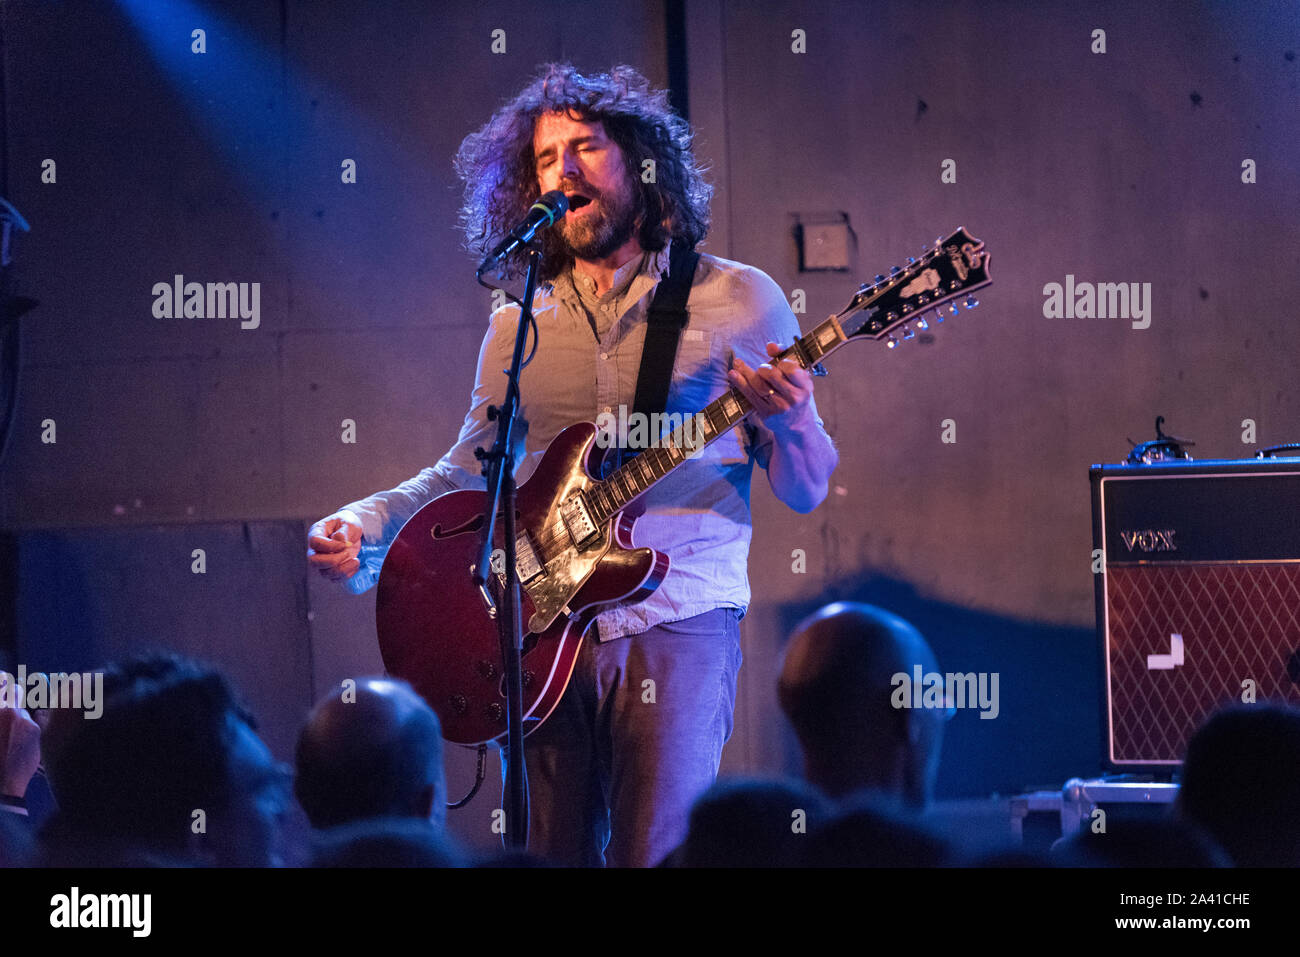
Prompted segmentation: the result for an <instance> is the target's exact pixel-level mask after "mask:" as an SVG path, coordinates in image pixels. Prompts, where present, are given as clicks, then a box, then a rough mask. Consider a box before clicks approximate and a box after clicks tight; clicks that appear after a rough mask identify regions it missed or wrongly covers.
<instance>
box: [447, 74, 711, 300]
mask: <svg viewBox="0 0 1300 957" xmlns="http://www.w3.org/2000/svg"><path fill="white" fill-rule="evenodd" d="M560 112H563V113H567V114H568V115H569V116H570V117H572V118H573V119H576V120H580V121H583V122H597V121H598V122H600V123H601V124H602V125H603V126H604V128H605V132H606V134H607V135H608V136H609V138H610V139H611V140H613V141H614V142H615V143H617V144H618V146H619V149H621V150H622V152H623V158H624V161H625V163H626V167H627V173H628V175H629V177H630V178H631V182H632V183H634V184H636V187H637V189H636V195H637V200H636V213H637V218H638V221H639V223H640V228H639V231H638V234H637V238H638V239H639V241H640V243H641V246H642V248H644V249H647V250H650V251H652V252H656V251H658V250H660V249H663V248H664V246H665V245H667V243H668V241H669V240H672V241H673V242H680V243H683V244H684V245H686V246H687V247H688V248H694V247H695V246H696V245H697V244H698V243H699V242H700V241H701V240H703V239H704V237H705V234H706V233H708V230H709V200H710V199H711V198H712V196H713V187H712V186H711V185H710V184H709V183H706V182H705V181H704V175H703V174H704V169H703V168H702V167H701V166H700V164H699V163H697V162H696V160H695V156H694V154H693V153H692V152H691V140H692V138H693V136H694V134H693V133H692V131H691V128H690V126H689V125H688V124H687V122H686V121H685V120H683V119H682V118H681V117H680V116H678V115H677V114H676V113H674V112H673V110H672V107H670V106H669V105H668V95H667V93H666V91H663V90H652V89H651V88H650V83H649V81H648V80H646V78H645V77H643V76H642V75H641V74H640V73H638V72H637V71H636V70H634V69H632V67H630V66H616V67H614V68H613V69H612V70H610V72H608V73H599V74H592V75H583V74H581V73H579V72H578V71H577V69H576V68H575V67H574V66H573V65H572V64H569V63H548V64H546V65H544V66H543V67H541V68H540V70H539V71H538V74H537V76H536V78H535V79H534V80H533V81H532V82H531V83H529V84H528V86H526V87H525V88H524V89H523V90H522V91H521V92H520V93H519V95H518V96H516V97H515V98H514V99H512V100H511V101H510V102H508V103H506V104H505V106H503V107H501V108H500V109H499V110H497V112H496V113H494V114H493V116H492V118H491V119H490V120H488V122H487V123H486V124H485V125H484V126H483V128H482V129H480V130H478V131H477V132H474V133H471V134H470V135H469V136H467V137H465V139H464V141H463V142H462V143H461V145H460V149H459V150H458V151H457V153H456V164H455V166H456V174H457V175H458V176H459V177H460V178H461V179H462V180H463V181H464V183H465V200H464V205H463V206H462V207H461V212H460V224H461V228H462V229H463V230H464V233H465V246H466V248H467V249H469V250H470V251H471V252H474V253H476V254H478V255H486V254H487V252H488V251H489V250H490V249H492V248H493V247H494V246H495V245H496V244H497V243H498V242H500V241H501V240H502V239H504V238H505V236H506V234H507V233H508V232H509V231H510V230H511V229H512V228H514V226H515V224H516V223H518V222H519V221H520V220H521V219H523V217H524V216H525V215H526V214H527V212H528V208H529V207H530V206H531V205H532V204H533V202H534V201H535V200H536V199H537V191H538V185H537V164H536V158H535V157H534V155H533V128H534V125H535V124H536V122H537V118H538V117H539V116H541V115H542V114H544V113H560ZM647 159H650V160H653V161H654V171H655V176H654V182H652V183H647V182H644V181H643V179H642V176H641V171H642V164H643V163H644V161H645V160H647ZM538 235H539V236H540V237H541V246H542V253H543V257H544V258H543V261H542V270H541V274H540V276H539V278H540V279H541V281H543V282H548V281H550V280H552V279H554V278H555V277H556V276H558V275H559V274H560V273H561V272H563V271H564V270H565V269H567V268H568V267H569V266H570V265H571V264H572V259H573V257H572V255H571V254H570V253H569V252H568V251H567V249H566V248H565V246H564V244H563V241H562V240H561V239H560V237H559V235H558V234H557V232H556V231H554V230H543V231H542V232H540V233H539V234H538ZM525 266H526V262H525V252H524V251H523V250H519V251H517V252H515V253H514V254H512V255H511V257H510V258H509V259H507V260H506V261H505V263H504V264H503V270H502V271H503V273H504V274H505V275H507V276H512V277H518V276H521V275H523V272H524V269H525Z"/></svg>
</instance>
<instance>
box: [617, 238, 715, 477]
mask: <svg viewBox="0 0 1300 957" xmlns="http://www.w3.org/2000/svg"><path fill="white" fill-rule="evenodd" d="M699 261H700V254H699V253H697V252H696V251H695V250H693V249H687V248H685V247H684V246H681V245H674V246H673V247H672V250H671V251H670V252H669V254H668V275H667V276H665V277H664V278H663V279H661V280H659V285H658V286H656V287H655V294H654V298H652V299H651V300H650V309H649V312H648V313H647V316H646V330H645V347H644V349H643V350H642V352H641V369H640V371H639V372H637V379H636V398H635V399H634V400H633V402H632V412H633V413H634V414H637V413H639V414H641V415H644V416H645V417H646V420H647V421H648V420H649V417H650V415H651V414H653V413H655V412H660V413H662V412H663V411H664V408H665V407H666V406H667V405H668V387H669V385H671V384H672V377H673V362H674V361H675V360H676V358H677V344H678V342H679V341H680V340H681V337H682V329H684V328H685V327H686V320H687V314H686V299H687V297H688V296H690V293H691V281H692V280H693V279H694V278H695V267H696V266H697V265H698V264H699ZM656 438H657V436H656ZM636 451H639V450H627V451H625V452H624V453H623V458H631V457H632V456H633V455H634V454H636Z"/></svg>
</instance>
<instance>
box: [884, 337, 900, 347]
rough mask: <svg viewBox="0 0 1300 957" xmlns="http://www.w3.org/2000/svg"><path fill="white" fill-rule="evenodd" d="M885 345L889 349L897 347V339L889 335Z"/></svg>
mask: <svg viewBox="0 0 1300 957" xmlns="http://www.w3.org/2000/svg"><path fill="white" fill-rule="evenodd" d="M886 345H887V346H888V347H889V348H890V349H897V348H898V340H897V339H895V338H894V337H893V336H890V337H889V341H888V342H887V343H886Z"/></svg>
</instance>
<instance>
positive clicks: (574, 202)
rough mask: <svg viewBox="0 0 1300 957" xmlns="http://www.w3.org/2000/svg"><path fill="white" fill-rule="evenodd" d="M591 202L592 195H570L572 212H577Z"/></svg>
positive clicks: (570, 209)
mask: <svg viewBox="0 0 1300 957" xmlns="http://www.w3.org/2000/svg"><path fill="white" fill-rule="evenodd" d="M590 204H591V197H589V196H583V195H582V194H581V193H573V194H572V195H570V196H569V211H570V212H575V213H576V212H577V211H578V210H580V209H582V207H584V206H589V205H590Z"/></svg>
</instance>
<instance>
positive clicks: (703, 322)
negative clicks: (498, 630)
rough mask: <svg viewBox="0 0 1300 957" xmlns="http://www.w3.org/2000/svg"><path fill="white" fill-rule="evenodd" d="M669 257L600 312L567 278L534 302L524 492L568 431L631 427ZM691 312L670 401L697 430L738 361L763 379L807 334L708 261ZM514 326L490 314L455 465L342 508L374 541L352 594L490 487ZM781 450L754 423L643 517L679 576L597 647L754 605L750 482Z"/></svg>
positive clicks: (450, 462) (598, 300)
mask: <svg viewBox="0 0 1300 957" xmlns="http://www.w3.org/2000/svg"><path fill="white" fill-rule="evenodd" d="M668 252H669V251H668V249H666V248H665V249H664V250H662V251H660V252H657V253H648V254H645V255H643V256H641V257H639V258H635V259H633V260H631V261H630V262H628V263H627V264H625V265H624V266H623V267H622V268H621V269H620V270H618V272H617V273H616V274H615V276H614V281H613V283H612V284H611V288H610V291H609V292H608V293H607V294H605V295H604V296H601V297H596V296H595V295H594V290H592V289H590V288H589V289H587V290H586V291H585V292H586V296H585V298H586V300H587V301H588V303H590V310H589V309H588V308H584V306H583V304H582V300H583V298H584V297H583V296H580V295H579V292H578V290H577V289H576V288H575V287H574V278H573V273H572V271H571V270H569V271H566V272H564V273H563V274H561V275H560V276H558V277H557V278H556V279H555V280H554V282H552V283H550V284H548V285H544V286H542V287H541V288H540V289H539V290H538V291H537V294H536V297H535V299H534V305H533V312H534V315H535V316H536V319H537V328H538V332H539V343H538V347H537V353H536V355H535V356H534V357H533V361H532V362H531V363H530V364H529V365H528V366H526V367H525V368H524V371H523V375H522V378H521V382H520V392H521V397H522V403H521V407H520V411H521V413H522V415H523V417H524V418H525V419H527V421H528V431H527V435H526V437H525V439H524V441H523V442H521V443H520V444H519V446H518V447H517V448H516V450H515V462H516V466H515V479H516V481H518V482H519V484H521V485H522V484H523V483H524V482H525V481H526V480H527V478H528V476H530V475H531V474H532V473H533V470H534V469H536V467H537V464H538V462H539V461H540V460H541V458H542V454H543V453H544V452H545V450H546V447H547V446H548V445H549V444H550V442H551V441H552V440H553V439H554V438H555V437H556V435H558V434H559V433H560V431H561V430H563V429H564V428H566V427H568V426H570V425H572V424H574V423H575V422H583V421H586V422H594V421H596V419H597V417H599V416H600V415H601V414H602V413H608V414H609V415H611V416H617V415H618V413H619V407H620V405H621V406H624V407H625V409H626V412H625V414H630V411H631V408H632V403H633V400H634V398H635V395H636V383H637V375H638V373H639V371H640V364H641V349H642V345H643V344H644V342H645V332H646V311H647V309H648V307H649V304H650V299H651V294H652V293H653V290H654V288H655V286H656V285H657V284H658V282H659V279H660V278H661V276H662V275H663V274H664V273H665V272H666V271H667V268H668ZM578 281H580V282H581V281H583V280H582V279H581V278H579V280H578ZM687 311H688V313H689V321H688V323H687V325H686V327H685V328H684V329H683V330H682V335H681V339H680V342H679V344H678V349H677V360H676V363H675V364H674V367H673V377H672V384H671V387H670V389H669V394H668V406H667V409H666V411H667V412H669V413H682V414H683V415H686V416H689V415H691V414H693V413H695V412H698V411H699V410H700V409H702V408H704V406H706V405H707V404H708V403H709V402H710V401H712V400H713V399H715V398H717V397H718V396H719V395H721V394H722V393H723V392H725V391H726V390H728V389H729V388H730V387H731V386H730V384H729V383H728V382H727V370H728V369H729V368H730V367H731V362H732V358H733V356H739V357H740V358H742V359H743V360H744V361H745V362H747V363H748V364H749V365H750V366H751V367H757V366H759V365H761V364H762V363H764V362H766V361H767V359H768V356H767V351H766V348H765V346H766V344H767V342H768V341H773V342H778V343H781V344H782V345H786V344H788V343H790V342H791V341H792V340H793V338H794V337H795V336H796V335H798V334H799V326H798V323H797V321H796V320H795V317H794V314H793V313H792V312H791V311H790V307H789V306H788V305H787V303H786V300H785V296H784V294H783V293H782V292H781V289H780V287H778V286H777V284H776V283H775V282H773V281H772V279H771V278H770V277H769V276H768V275H767V274H766V273H764V272H762V271H761V270H759V269H755V268H753V267H752V266H746V265H743V264H741V263H736V262H731V261H729V260H726V259H720V258H718V257H716V256H710V255H702V256H701V257H700V262H699V265H698V267H697V268H696V272H695V281H694V283H693V284H692V286H691V293H690V297H689V299H688V300H687ZM589 314H590V316H591V318H590V319H589V318H588V316H589ZM518 317H519V309H518V307H517V306H514V305H513V304H511V305H507V306H504V307H502V308H501V309H499V310H497V311H496V312H494V313H493V314H492V316H491V319H490V324H489V328H488V332H487V335H486V337H485V338H484V340H483V346H482V349H481V350H480V351H479V361H478V376H477V379H476V381H475V384H474V391H473V393H472V395H471V396H470V406H469V411H468V412H467V413H466V415H465V422H464V424H463V425H462V426H461V430H460V437H459V438H458V439H457V440H456V444H455V445H453V446H452V447H451V449H450V450H449V451H448V452H447V454H446V455H444V456H443V457H442V459H441V460H440V461H439V462H438V463H437V464H436V465H434V466H431V467H429V468H425V469H422V470H421V471H420V473H419V474H418V475H416V476H415V477H414V478H412V479H410V480H408V481H406V482H403V483H402V484H401V485H399V486H397V488H394V489H389V490H388V491H384V492H377V493H376V494H374V495H371V496H369V497H368V498H365V499H362V500H360V501H357V502H353V503H351V504H350V505H347V506H344V507H345V508H347V509H349V510H351V511H352V512H354V513H356V515H357V516H358V517H359V518H360V519H361V526H362V529H363V531H364V536H363V539H362V547H361V555H360V558H361V562H362V568H361V570H360V571H359V572H358V573H357V574H356V575H354V576H353V577H352V578H351V579H348V582H347V584H348V586H349V587H350V588H351V589H352V590H353V591H355V592H358V593H359V592H362V591H365V590H366V589H367V588H369V587H371V586H372V585H373V584H374V582H375V581H376V579H377V576H378V574H379V569H380V566H381V565H382V563H383V558H384V555H385V554H386V553H387V551H388V547H389V545H390V544H391V543H392V541H393V538H394V537H395V536H396V534H397V532H398V531H399V530H400V529H401V527H402V525H403V524H404V523H405V522H406V520H407V519H408V518H410V517H411V516H412V515H413V514H414V513H415V512H416V511H417V510H418V509H420V508H421V507H423V506H424V505H425V504H427V503H428V502H430V501H432V500H433V499H434V498H435V497H437V496H438V495H441V494H443V493H444V492H448V491H451V490H453V489H460V488H479V489H481V488H484V487H485V486H486V483H485V481H484V478H483V476H482V473H481V471H480V463H479V462H478V460H477V459H476V458H475V457H474V449H475V447H476V446H482V447H483V448H490V447H491V445H492V443H493V441H494V440H495V436H496V423H494V422H490V421H488V418H487V407H488V406H489V405H498V406H499V405H500V404H501V402H502V401H503V399H504V395H505V385H506V377H505V376H504V375H503V374H502V373H501V370H502V369H505V368H508V367H509V365H510V357H511V354H512V352H513V349H514V339H515V328H516V325H517V321H518ZM593 323H594V324H595V327H596V328H594V329H593ZM813 412H814V414H815V413H816V407H815V406H814V408H813ZM817 421H818V424H819V425H820V424H821V420H820V419H818V420H817ZM773 442H774V437H773V435H772V432H771V431H770V430H769V429H768V428H766V427H765V426H764V425H763V424H762V423H761V422H759V421H758V420H757V418H756V417H755V416H751V417H750V418H749V419H747V420H745V422H743V423H742V424H740V425H738V426H736V427H735V428H734V429H733V430H731V431H730V432H729V433H727V434H726V435H724V436H722V437H721V438H719V439H717V440H716V441H715V442H714V443H713V444H711V445H710V446H709V447H708V448H707V449H705V450H704V451H703V452H701V453H700V454H698V455H696V456H693V457H691V458H689V459H687V460H686V461H685V462H683V463H682V464H681V465H680V466H678V468H677V469H676V470H675V471H674V472H673V473H672V474H670V475H668V476H666V477H665V478H664V479H663V480H662V481H660V482H659V484H657V485H656V486H655V487H654V488H652V489H650V490H649V491H648V492H646V493H645V495H644V496H643V497H642V501H643V502H644V504H645V513H644V514H643V515H642V516H641V518H640V519H639V520H638V522H637V524H636V529H635V531H634V533H633V540H634V542H635V544H637V545H648V546H650V547H653V548H656V549H658V550H659V551H661V552H665V553H667V555H668V556H669V560H670V569H669V572H668V575H667V577H666V578H665V579H664V581H663V583H662V585H661V586H660V587H659V590H658V591H656V592H655V593H654V594H653V595H652V596H651V597H650V598H648V599H646V600H645V601H643V602H641V603H639V604H635V605H621V606H617V607H614V608H611V609H609V610H607V611H604V612H602V613H601V614H600V615H599V616H598V617H597V619H596V621H597V627H598V632H599V636H600V638H601V640H611V639H614V638H618V637H621V636H623V635H632V634H639V633H640V632H643V631H645V630H647V629H649V628H652V627H653V626H655V625H657V624H661V623H664V622H670V621H677V620H680V619H682V618H689V617H691V616H693V615H698V614H702V613H704V612H706V611H710V610H712V609H714V608H737V609H740V611H741V613H742V614H743V613H744V611H745V609H746V608H747V607H748V606H749V600H750V591H749V575H748V559H749V542H750V537H751V532H752V525H751V519H750V511H749V483H750V477H751V475H752V472H753V465H754V463H755V462H757V463H758V464H759V465H760V466H762V467H763V468H766V467H767V464H768V460H769V457H770V455H771V451H772V444H773Z"/></svg>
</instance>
